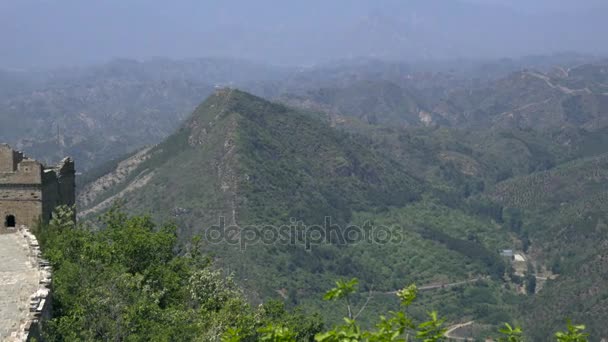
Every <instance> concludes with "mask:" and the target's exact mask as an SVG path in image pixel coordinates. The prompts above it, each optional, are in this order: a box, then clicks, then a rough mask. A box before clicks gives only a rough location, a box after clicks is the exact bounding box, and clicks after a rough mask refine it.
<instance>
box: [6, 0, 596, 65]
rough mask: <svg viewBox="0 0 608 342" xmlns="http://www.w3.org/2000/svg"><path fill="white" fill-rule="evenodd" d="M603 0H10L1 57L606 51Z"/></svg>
mask: <svg viewBox="0 0 608 342" xmlns="http://www.w3.org/2000/svg"><path fill="white" fill-rule="evenodd" d="M605 13H606V4H605V3H604V2H601V1H560V2H553V1H542V2H540V1H519V2H510V1H508V2H507V1H489V0H487V1H482V0H477V1H474V2H470V1H469V2H467V1H456V0H430V1H429V0H424V1H422V0H412V1H397V0H384V1H382V2H375V1H369V0H354V1H351V0H348V1H347V0H338V1H329V2H328V1H320V0H314V1H306V2H293V1H289V2H276V1H270V0H263V1H255V2H250V1H244V0H240V1H229V2H226V1H215V0H214V1H194V0H185V1H180V2H178V3H175V4H173V3H171V4H169V3H166V2H163V1H143V0H136V1H129V2H125V1H119V0H110V1H103V2H95V3H84V2H80V1H61V2H55V1H33V0H24V1H3V2H2V4H0V45H1V46H3V54H2V56H0V65H2V66H3V67H5V68H7V67H10V68H24V67H36V66H38V67H40V66H60V65H63V66H67V65H74V64H91V63H101V62H104V61H106V60H109V59H111V58H116V57H129V58H138V59H142V58H151V57H154V56H163V57H171V58H184V57H198V56H223V57H239V58H246V59H251V60H255V61H258V62H266V63H272V64H282V65H302V64H304V65H310V64H315V63H319V62H324V61H328V60H332V59H337V58H348V57H381V58H391V59H408V60H420V59H445V58H501V57H517V56H522V55H531V54H547V53H554V52H560V51H577V52H580V53H595V54H597V53H605V52H607V51H606V49H607V48H606V46H607V44H606V38H605V34H601V32H606V30H607V28H608V27H607V25H608V24H607V23H606V21H605V20H604V14H605Z"/></svg>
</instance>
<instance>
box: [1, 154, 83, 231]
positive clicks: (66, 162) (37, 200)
mask: <svg viewBox="0 0 608 342" xmlns="http://www.w3.org/2000/svg"><path fill="white" fill-rule="evenodd" d="M75 187H76V183H75V169H74V162H73V161H72V159H70V158H65V159H63V160H62V161H61V163H59V165H57V166H55V167H46V166H44V165H43V164H41V163H39V162H37V161H35V160H33V159H30V158H28V157H26V156H25V155H24V154H23V153H22V152H18V151H14V150H13V149H11V148H10V146H8V145H7V144H0V232H7V231H13V230H15V229H16V228H18V227H21V226H26V227H29V228H33V227H35V226H36V224H38V222H43V223H46V222H48V221H49V220H50V219H51V216H52V213H53V210H54V209H55V207H57V206H59V205H69V206H73V205H74V203H75Z"/></svg>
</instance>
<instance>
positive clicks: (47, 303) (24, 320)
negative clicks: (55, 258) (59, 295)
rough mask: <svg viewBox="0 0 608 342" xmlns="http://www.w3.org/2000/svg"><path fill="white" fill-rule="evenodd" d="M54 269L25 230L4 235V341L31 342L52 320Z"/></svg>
mask: <svg viewBox="0 0 608 342" xmlns="http://www.w3.org/2000/svg"><path fill="white" fill-rule="evenodd" d="M51 303H52V298H51V267H50V265H49V263H48V262H47V261H46V260H44V259H42V258H41V255H40V247H39V245H38V240H37V239H36V237H35V236H34V234H32V233H31V232H30V231H29V229H27V228H26V227H24V226H22V227H20V228H18V229H15V231H14V232H3V233H0V341H28V340H30V338H32V337H38V336H39V334H40V323H41V321H43V320H44V319H47V318H49V317H50V313H51V312H50V311H51Z"/></svg>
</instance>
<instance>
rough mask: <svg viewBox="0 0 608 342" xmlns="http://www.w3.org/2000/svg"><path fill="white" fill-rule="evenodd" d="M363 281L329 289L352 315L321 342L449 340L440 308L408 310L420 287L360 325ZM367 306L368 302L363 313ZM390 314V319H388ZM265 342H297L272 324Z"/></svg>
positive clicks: (504, 334)
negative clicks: (356, 298)
mask: <svg viewBox="0 0 608 342" xmlns="http://www.w3.org/2000/svg"><path fill="white" fill-rule="evenodd" d="M358 283H359V281H358V280H357V279H356V278H353V279H351V280H349V281H344V280H338V281H337V282H336V287H334V288H332V289H331V290H329V291H328V292H327V293H326V294H325V296H324V299H325V300H327V301H336V300H344V301H345V303H346V307H347V315H348V317H345V318H344V324H343V325H339V326H336V327H334V328H333V329H332V330H329V331H326V332H322V333H318V334H317V335H316V336H315V337H314V340H315V341H317V342H358V341H366V342H395V341H400V342H407V341H412V342H414V341H419V342H440V341H447V340H448V339H449V338H450V336H448V334H447V332H448V329H447V328H445V327H444V322H445V319H442V318H440V317H439V315H438V314H437V312H436V311H431V312H429V313H428V320H426V321H424V322H421V323H419V324H416V323H415V322H414V319H412V318H411V317H410V316H409V315H408V313H407V309H408V307H409V306H410V305H411V304H412V302H413V301H414V300H415V299H416V295H417V291H418V289H417V287H416V286H415V285H410V286H408V287H406V288H403V289H402V290H400V291H397V293H396V295H397V297H398V298H399V301H400V303H401V308H402V310H400V311H391V312H389V313H388V315H386V316H380V321H379V322H378V323H377V324H376V326H375V328H374V329H369V330H364V329H362V328H361V326H360V325H359V324H358V322H357V320H356V316H355V317H353V310H352V309H353V308H352V307H351V301H350V296H351V295H352V294H353V293H354V292H356V287H357V285H358ZM364 309H365V305H364V306H363V307H362V308H361V309H360V311H359V312H361V311H362V310H364ZM387 317H388V318H387ZM584 330H585V326H584V325H574V324H572V322H570V321H568V325H567V329H566V331H559V332H557V333H555V335H554V337H555V340H556V341H557V342H587V337H588V336H589V334H587V333H585V332H584ZM258 332H259V333H260V334H261V340H262V341H272V342H295V341H298V339H296V337H295V334H294V333H293V332H292V331H290V329H289V328H287V327H285V326H280V325H268V326H266V327H264V328H261V329H258ZM498 332H499V333H500V334H501V337H499V338H498V341H499V342H523V341H525V339H524V337H523V331H522V329H521V328H520V327H518V326H515V327H512V326H511V325H510V324H508V323H505V325H504V327H503V328H502V329H500V330H499V331H498ZM240 334H241V331H239V330H234V329H230V330H228V331H227V332H226V333H225V334H224V335H223V336H222V341H223V342H239V341H244V340H245V338H244V337H243V336H241V335H240Z"/></svg>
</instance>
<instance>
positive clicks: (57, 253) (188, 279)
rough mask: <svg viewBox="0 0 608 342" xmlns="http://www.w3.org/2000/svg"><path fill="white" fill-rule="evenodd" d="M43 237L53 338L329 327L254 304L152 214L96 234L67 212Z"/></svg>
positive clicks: (198, 336) (115, 214) (162, 337)
mask: <svg viewBox="0 0 608 342" xmlns="http://www.w3.org/2000/svg"><path fill="white" fill-rule="evenodd" d="M38 236H39V237H40V241H41V243H42V247H43V250H44V255H45V256H46V257H47V258H48V259H49V261H50V262H51V263H52V265H53V297H54V303H53V315H52V316H53V319H52V320H51V321H49V322H47V323H46V325H45V331H44V337H45V339H46V340H49V341H90V340H102V341H194V340H201V341H216V340H218V339H219V338H220V336H222V335H223V334H224V333H225V332H226V330H227V328H228V327H230V328H233V329H238V330H239V331H240V334H241V336H242V340H244V341H249V340H251V341H254V340H259V338H260V335H259V333H258V331H257V330H258V329H259V328H261V327H265V326H268V325H271V324H281V325H282V326H284V327H287V328H289V329H290V330H291V331H292V333H293V336H295V337H297V338H298V339H299V340H311V339H312V337H313V336H314V334H316V333H318V332H319V331H320V329H321V328H322V326H323V324H322V322H321V320H320V319H319V318H318V317H316V316H314V315H303V314H301V313H298V312H294V313H288V312H287V311H286V310H285V309H284V305H283V304H282V303H280V302H272V301H271V302H267V303H265V304H264V305H261V306H259V307H251V306H250V305H249V304H248V303H247V301H246V300H245V297H244V295H243V293H242V291H241V290H240V289H239V288H238V287H237V286H236V284H235V283H234V282H233V281H232V279H231V277H230V275H226V274H222V273H221V272H220V271H218V270H216V269H214V268H213V267H212V265H211V264H210V260H209V258H207V257H205V256H204V255H201V254H200V252H199V251H198V249H197V248H196V246H195V247H194V248H192V249H190V250H180V249H178V246H177V244H176V241H177V239H176V235H175V227H173V226H170V225H165V226H162V227H156V226H155V225H154V224H153V223H152V221H151V220H150V219H149V218H146V217H128V216H127V215H126V214H124V213H123V212H121V211H119V210H117V209H112V210H110V211H108V212H107V213H106V214H105V215H104V217H103V218H102V219H101V229H100V230H91V229H90V227H84V226H75V225H74V223H73V214H72V212H71V210H70V209H69V208H65V207H63V208H59V209H58V210H57V211H56V212H55V214H54V218H53V220H52V221H51V223H50V224H49V225H48V226H43V227H40V229H39V231H38Z"/></svg>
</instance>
